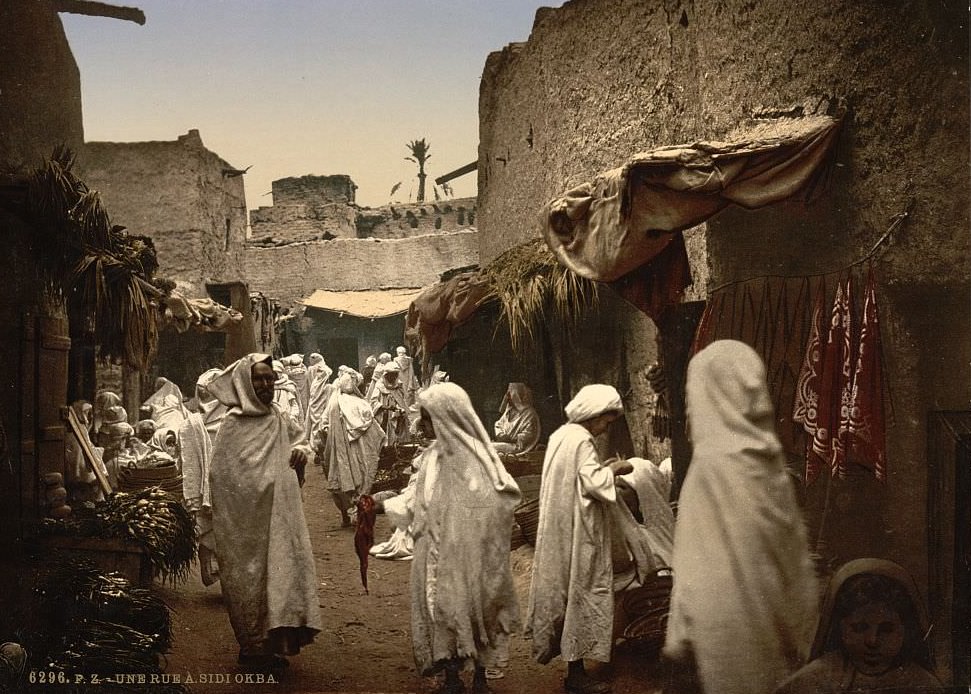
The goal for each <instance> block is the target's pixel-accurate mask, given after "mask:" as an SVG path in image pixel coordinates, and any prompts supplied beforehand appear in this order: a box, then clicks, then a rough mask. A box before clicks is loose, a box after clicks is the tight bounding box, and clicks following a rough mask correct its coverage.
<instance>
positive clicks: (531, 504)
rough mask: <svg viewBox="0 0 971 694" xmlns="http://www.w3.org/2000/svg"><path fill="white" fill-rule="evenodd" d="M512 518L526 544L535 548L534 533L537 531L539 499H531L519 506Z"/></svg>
mask: <svg viewBox="0 0 971 694" xmlns="http://www.w3.org/2000/svg"><path fill="white" fill-rule="evenodd" d="M513 518H515V519H516V524H517V525H518V526H519V529H520V530H522V533H523V537H525V538H526V542H528V543H529V544H531V545H533V546H534V547H535V546H536V531H537V530H538V529H539V499H532V500H531V501H527V502H526V503H524V504H520V505H519V506H517V507H516V510H515V511H513Z"/></svg>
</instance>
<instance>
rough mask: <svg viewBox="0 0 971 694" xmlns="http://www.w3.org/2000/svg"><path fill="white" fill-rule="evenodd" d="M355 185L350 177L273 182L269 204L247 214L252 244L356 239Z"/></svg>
mask: <svg viewBox="0 0 971 694" xmlns="http://www.w3.org/2000/svg"><path fill="white" fill-rule="evenodd" d="M356 190H357V186H356V185H354V181H352V180H351V177H350V176H347V175H345V174H335V175H333V176H299V177H292V178H281V179H277V180H276V181H273V205H272V206H269V207H260V208H259V209H256V210H253V211H251V212H250V239H251V241H252V242H254V243H267V244H269V243H287V242H292V241H312V240H325V239H333V238H354V237H355V236H357V229H356V227H355V223H354V222H355V218H356V216H357V207H356V206H355V204H354V198H355V191H356Z"/></svg>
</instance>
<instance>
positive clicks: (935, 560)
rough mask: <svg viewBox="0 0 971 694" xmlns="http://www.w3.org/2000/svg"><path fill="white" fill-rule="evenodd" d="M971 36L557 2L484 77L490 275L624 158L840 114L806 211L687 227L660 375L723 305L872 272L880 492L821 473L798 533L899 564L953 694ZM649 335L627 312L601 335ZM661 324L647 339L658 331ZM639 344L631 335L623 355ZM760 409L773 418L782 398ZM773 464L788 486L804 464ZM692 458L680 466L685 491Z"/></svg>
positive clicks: (839, 550) (483, 193)
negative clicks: (764, 291) (682, 293)
mask: <svg viewBox="0 0 971 694" xmlns="http://www.w3.org/2000/svg"><path fill="white" fill-rule="evenodd" d="M967 32H968V12H967V7H962V6H960V5H959V4H957V3H946V2H945V3H889V4H887V3H881V4H860V3H856V2H850V1H849V0H824V1H823V2H818V3H795V4H793V3H790V2H784V1H782V0H767V1H765V2H760V3H751V2H744V1H743V0H718V1H717V2H711V3H674V4H673V5H672V4H671V3H663V4H659V3H654V2H647V1H638V2H630V1H628V0H573V1H572V2H567V3H566V4H565V5H564V6H563V7H560V8H558V9H549V8H543V9H540V10H539V11H538V12H537V14H536V18H535V22H534V25H533V29H532V33H531V35H530V38H529V40H528V41H526V42H524V43H519V44H512V45H510V46H508V47H506V48H505V49H503V50H501V51H498V52H496V53H493V54H491V55H490V56H489V58H488V60H487V61H486V65H485V68H484V71H483V77H482V82H481V86H480V106H479V114H480V147H479V163H478V175H479V198H478V225H479V228H480V231H481V233H480V234H479V236H478V239H479V248H480V256H481V259H482V262H483V264H484V265H486V264H488V262H489V261H491V259H493V258H496V257H497V256H498V255H499V254H501V253H502V252H504V251H506V250H508V249H510V248H512V247H515V246H517V245H518V244H521V243H523V242H525V241H527V240H529V239H533V238H536V237H537V236H540V234H541V233H542V230H543V226H542V222H541V221H540V215H541V213H542V211H543V208H544V205H546V204H547V203H548V202H549V201H551V200H553V199H555V198H559V197H560V196H562V195H563V194H564V191H568V190H570V189H572V188H574V186H576V185H578V184H580V183H583V182H587V181H591V180H594V179H595V178H596V177H597V176H598V175H599V174H601V173H602V172H605V171H608V170H611V169H614V168H615V167H620V166H624V165H625V164H627V163H628V162H630V161H631V159H632V157H634V155H636V154H637V153H640V152H648V151H652V150H656V149H657V148H660V147H664V146H668V145H683V144H685V143H694V142H700V141H707V142H715V143H717V142H722V143H724V142H725V141H731V137H732V135H731V134H732V132H733V131H735V130H736V129H737V128H739V127H740V126H742V125H743V124H745V123H746V122H750V121H752V120H753V119H758V118H760V117H761V118H766V119H771V118H779V117H787V116H793V117H795V116H810V115H813V114H826V113H829V114H830V115H836V116H837V118H838V119H839V133H838V142H836V146H835V149H834V150H833V151H832V159H831V161H830V162H829V165H828V167H827V168H826V171H827V173H828V175H829V180H828V181H826V182H825V183H821V186H820V187H817V189H816V190H815V191H814V193H815V195H814V201H813V202H811V203H808V204H804V203H802V202H798V201H794V200H793V201H787V202H780V203H777V204H774V205H770V206H768V207H764V208H762V209H758V210H746V209H742V208H741V207H737V206H729V207H728V208H726V209H725V210H724V211H722V212H720V213H719V214H716V215H715V216H713V217H711V218H710V219H709V220H708V221H707V223H706V224H705V225H704V226H703V227H701V228H700V229H697V230H695V231H694V232H692V234H693V235H694V236H695V237H697V236H701V239H700V242H699V240H698V239H697V238H696V239H695V241H694V242H695V249H696V250H695V251H694V252H692V250H691V244H692V243H693V242H692V239H691V238H689V239H688V242H689V252H688V257H689V260H690V265H691V271H692V274H693V275H694V276H695V278H696V279H697V278H699V277H700V278H703V279H704V278H707V279H706V280H704V282H703V284H704V286H703V290H702V291H701V296H700V297H695V298H700V299H701V300H700V301H697V302H692V303H685V304H682V305H681V308H680V309H679V312H680V323H679V325H680V326H681V328H680V329H681V330H682V332H684V333H686V337H687V340H684V339H683V337H684V336H682V339H681V342H682V348H681V354H680V359H679V360H674V359H672V360H670V363H668V364H666V367H671V368H668V373H667V374H666V375H667V376H668V381H669V388H672V389H674V390H677V389H679V388H683V367H684V363H685V362H686V361H687V357H688V356H689V354H690V352H689V351H688V346H689V345H690V342H691V339H692V333H693V332H695V330H696V328H697V325H698V321H699V319H700V317H701V316H702V315H703V314H704V311H705V308H706V307H707V306H708V305H710V304H712V303H713V302H719V303H722V302H723V301H724V300H725V298H726V292H737V291H738V290H739V288H743V287H747V286H752V285H748V284H746V283H747V282H748V283H751V282H761V283H762V284H761V285H759V286H760V287H763V288H765V287H769V288H770V289H771V286H774V285H773V284H772V281H774V280H773V279H772V278H776V279H778V278H781V279H782V280H784V281H786V282H795V281H800V280H801V279H803V278H813V277H816V278H818V277H825V278H826V279H827V282H828V284H827V291H828V292H829V294H828V296H827V301H830V300H831V298H832V292H833V289H834V287H835V285H836V283H837V278H838V277H839V275H840V271H841V270H842V271H844V272H849V271H850V270H851V269H852V268H850V267H849V266H851V265H852V264H853V263H854V262H856V261H861V260H862V259H865V258H869V259H870V260H872V264H873V271H874V277H875V296H876V297H877V301H878V305H879V315H880V323H881V329H882V351H883V355H884V368H883V377H884V382H885V386H886V387H885V389H884V395H885V400H884V404H885V407H886V412H887V420H886V451H887V464H886V478H885V480H884V481H882V482H881V481H878V480H876V479H875V478H874V476H873V475H872V474H870V473H869V472H867V471H862V470H859V469H851V470H850V474H849V475H848V477H847V478H846V479H835V478H833V477H831V476H830V475H829V472H828V471H824V473H823V475H822V476H821V477H820V478H819V479H817V480H816V481H815V482H814V483H813V484H810V485H808V486H805V487H804V492H805V497H806V512H807V520H808V523H809V529H810V536H811V537H812V539H813V542H814V545H815V548H816V550H817V551H820V552H821V553H822V555H823V559H824V561H826V562H829V566H830V567H832V566H835V565H838V564H839V563H842V562H843V561H846V560H849V559H852V558H855V557H861V556H870V557H888V558H892V559H894V560H895V561H897V562H899V563H900V564H902V565H903V566H905V567H906V568H907V570H908V571H909V572H910V573H911V574H912V575H913V576H914V578H915V579H916V580H917V582H918V584H919V585H920V586H921V589H922V590H923V591H924V597H925V599H926V602H927V603H928V604H929V606H930V610H931V618H932V621H934V622H935V628H934V633H933V634H932V639H933V640H934V647H935V648H934V650H935V653H936V657H937V659H938V663H939V665H940V666H941V667H942V672H943V673H944V674H945V675H946V676H949V677H953V681H954V683H955V684H963V685H967V684H968V677H969V673H968V669H969V668H968V652H969V640H968V633H967V625H968V623H969V621H971V620H969V618H968V613H967V611H966V605H967V604H968V589H969V586H968V575H967V566H966V564H964V563H963V560H961V557H962V556H964V557H966V556H967V552H968V548H969V546H971V541H969V530H968V528H969V527H971V523H969V515H968V514H969V503H968V498H969V496H971V490H969V489H968V486H969V480H968V474H967V470H968V468H969V460H968V455H969V454H968V444H967V439H966V434H964V433H962V432H967V431H969V430H971V429H969V427H968V407H969V385H971V321H969V317H968V306H971V273H969V260H971V258H969V243H968V240H969V218H971V214H969V212H971V211H969V201H971V198H969V195H968V192H969V185H968V171H969V102H968V98H967V97H968V41H967V35H968V34H967ZM590 75H597V76H598V78H597V79H596V80H591V79H590V78H589V76H590ZM854 267H855V268H856V269H855V270H853V271H854V272H860V271H861V269H865V268H863V266H862V265H856V266H854ZM858 278H859V276H858ZM770 280H772V281H770ZM862 286H863V284H862V282H861V283H860V284H859V285H857V287H858V289H857V290H856V291H858V292H860V293H862V292H861V291H860V290H862ZM604 289H605V290H606V289H607V288H606V287H605V288H604ZM826 306H827V307H828V306H829V303H827V304H826ZM643 321H644V316H643V315H640V316H638V315H637V313H636V312H635V313H631V312H630V310H628V309H623V311H622V312H621V313H619V314H618V315H617V322H616V325H617V330H618V331H619V332H625V331H629V330H630V327H631V326H632V325H635V324H636V323H641V322H643ZM648 322H649V321H648ZM658 327H659V329H660V332H661V336H662V341H663V338H664V337H665V333H666V332H669V330H671V329H674V328H672V327H671V326H658ZM675 327H677V326H675ZM729 328H730V326H729ZM655 329H656V328H655V326H650V327H649V328H648V327H647V326H643V327H642V328H639V329H638V330H639V331H640V334H641V338H640V339H639V340H635V342H637V341H639V342H641V343H645V342H646V341H647V340H649V339H650V338H651V332H652V331H654V330H655ZM730 334H732V333H731V331H730V330H729V332H726V333H722V334H721V336H727V335H730ZM578 335H579V337H578V338H577V341H576V342H575V343H574V344H573V345H572V346H573V348H574V354H575V355H576V358H577V359H579V358H581V357H580V355H581V354H582V353H584V352H586V353H587V354H588V355H589V356H588V357H587V358H586V359H585V362H586V366H585V371H586V373H585V376H584V377H585V379H589V380H598V379H600V378H603V377H607V378H610V377H612V376H613V375H614V374H613V373H612V372H613V371H614V370H615V368H616V363H619V362H615V364H608V363H606V362H609V361H611V360H610V359H607V358H604V356H603V353H600V352H597V351H595V350H593V349H592V348H591V345H595V344H596V338H597V336H596V335H590V334H589V333H585V331H583V330H580V331H578ZM717 336H719V335H716V337H717ZM598 355H600V358H599V359H598V358H597V357H598ZM617 356H618V357H619V354H618V355H617ZM668 356H670V355H668ZM625 359H626V361H625V362H624V366H623V368H624V369H625V370H627V371H628V372H629V380H630V381H631V382H635V381H636V380H637V379H638V378H639V377H640V375H642V374H643V372H644V369H645V368H646V366H647V363H646V361H644V360H641V359H638V358H636V355H634V354H633V353H631V351H630V349H628V350H627V352H626V357H625ZM675 361H677V362H678V363H676V364H675V363H674V362H675ZM775 407H776V410H777V413H778V414H779V417H780V418H785V417H786V415H787V413H791V412H792V408H793V402H792V401H791V400H788V401H786V400H784V399H780V400H779V401H777V402H775ZM788 424H789V425H790V426H792V423H791V421H789V422H788ZM787 453H788V454H789V455H790V461H791V463H792V465H793V469H794V471H796V472H798V473H800V474H802V466H803V465H804V464H805V449H804V448H800V447H799V446H790V447H789V450H787ZM962 456H963V457H962ZM689 459H690V455H688V456H687V457H685V455H684V451H682V455H681V461H680V463H679V465H680V470H679V475H680V477H681V478H682V479H683V475H684V472H685V466H686V465H687V461H688V460H689ZM676 462H677V461H676ZM676 467H677V465H676ZM827 490H829V493H827ZM827 498H829V499H830V500H829V501H828V502H827V501H826V499H827ZM825 510H828V517H827V519H826V523H825V526H824V525H823V516H824V515H825V514H824V511H825Z"/></svg>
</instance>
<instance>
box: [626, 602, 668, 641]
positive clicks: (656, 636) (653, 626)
mask: <svg viewBox="0 0 971 694" xmlns="http://www.w3.org/2000/svg"><path fill="white" fill-rule="evenodd" d="M667 626H668V608H667V606H664V607H658V608H655V609H653V610H651V611H650V612H648V613H647V614H642V615H641V616H639V617H637V618H636V619H634V620H633V621H631V623H630V624H628V625H627V628H626V629H624V638H625V639H627V640H628V641H632V642H635V643H636V644H637V645H638V646H641V647H647V648H658V649H659V648H661V646H663V645H664V635H665V632H666V631H667Z"/></svg>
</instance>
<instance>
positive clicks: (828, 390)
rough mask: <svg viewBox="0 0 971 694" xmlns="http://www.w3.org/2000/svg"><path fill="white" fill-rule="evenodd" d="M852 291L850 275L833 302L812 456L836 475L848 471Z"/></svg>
mask: <svg viewBox="0 0 971 694" xmlns="http://www.w3.org/2000/svg"><path fill="white" fill-rule="evenodd" d="M850 291H851V285H850V276H849V275H847V276H846V279H845V280H843V281H842V282H840V283H839V284H838V285H837V287H836V298H835V300H834V301H833V312H832V317H831V319H830V324H829V336H828V338H827V341H826V350H825V352H824V353H823V370H822V374H821V376H820V378H819V400H818V405H817V414H816V432H815V434H814V435H813V442H812V451H811V452H810V456H809V457H810V458H811V457H812V456H814V455H815V456H817V457H818V458H819V459H820V460H821V462H822V464H823V465H827V466H828V467H829V468H830V471H831V473H832V474H837V472H838V471H841V470H844V469H845V467H844V466H845V456H846V448H845V432H844V431H843V422H844V421H845V420H846V419H847V418H848V417H847V416H845V415H844V412H846V410H844V408H848V397H849V388H850V387H852V383H851V374H852V366H851V364H852V354H851V351H852V349H851V347H852V345H851V342H850V334H851V323H852V319H851V308H850V307H851V303H850ZM844 394H845V396H846V398H845V400H844ZM808 466H809V463H808V462H807V467H808Z"/></svg>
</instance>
